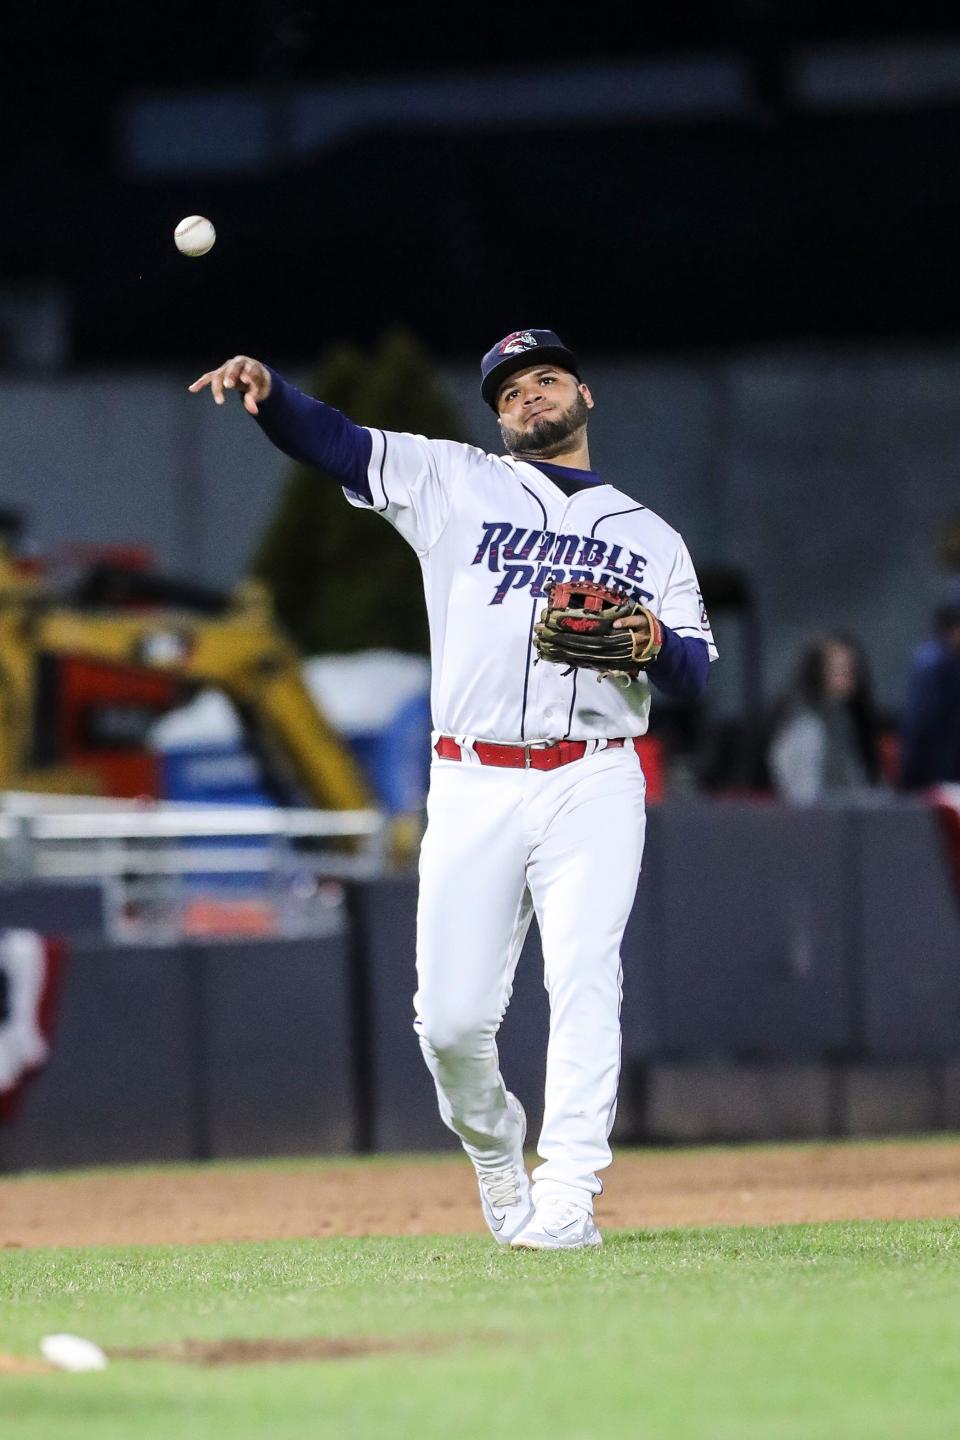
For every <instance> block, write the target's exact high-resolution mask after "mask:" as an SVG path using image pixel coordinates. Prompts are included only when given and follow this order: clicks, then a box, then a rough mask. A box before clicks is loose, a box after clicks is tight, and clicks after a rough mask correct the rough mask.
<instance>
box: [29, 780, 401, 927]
mask: <svg viewBox="0 0 960 1440" xmlns="http://www.w3.org/2000/svg"><path fill="white" fill-rule="evenodd" d="M388 852H389V827H388V820H387V817H385V816H384V815H383V814H381V813H380V812H379V811H376V810H352V811H340V810H336V811H334V810H306V809H271V808H268V807H266V806H255V805H233V806H229V805H207V804H188V803H160V802H157V803H153V802H146V803H141V802H136V801H117V800H103V799H99V798H90V799H88V798H86V797H83V798H78V797H76V796H53V795H37V794H31V793H26V792H17V791H6V792H0V879H2V881H3V882H5V883H7V884H12V883H18V882H21V883H22V882H24V881H27V880H30V881H43V880H49V881H57V882H61V883H62V882H67V883H70V882H75V883H81V882H87V883H97V884H99V885H100V886H101V887H102V891H103V899H104V922H105V928H106V930H107V933H108V935H110V937H111V938H112V939H115V940H121V941H128V942H129V941H135V942H137V943H156V944H166V943H171V942H172V941H175V940H178V939H183V938H189V937H190V936H199V935H204V936H208V937H221V938H229V937H230V936H235V935H238V934H245V935H255V934H274V935H284V936H295V935H317V934H330V933H331V931H335V930H337V929H338V928H340V927H341V926H342V924H343V915H342V909H343V894H342V882H343V881H345V880H353V879H369V878H372V877H374V876H377V875H380V874H383V873H384V871H385V870H386V868H387V865H388V858H389V855H388Z"/></svg>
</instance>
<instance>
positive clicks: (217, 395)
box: [187, 355, 272, 415]
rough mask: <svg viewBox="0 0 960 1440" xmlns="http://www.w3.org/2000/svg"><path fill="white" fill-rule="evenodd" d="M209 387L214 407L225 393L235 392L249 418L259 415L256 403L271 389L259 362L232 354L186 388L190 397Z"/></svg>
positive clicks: (270, 384) (219, 402) (249, 357)
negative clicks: (241, 399) (236, 391)
mask: <svg viewBox="0 0 960 1440" xmlns="http://www.w3.org/2000/svg"><path fill="white" fill-rule="evenodd" d="M207 386H209V387H210V393H211V395H212V396H213V398H214V401H215V402H216V404H217V405H222V404H223V401H224V393H223V392H224V391H225V390H238V391H239V392H240V393H241V395H242V396H243V404H244V408H245V409H246V410H248V411H249V413H250V414H251V415H256V414H258V412H259V406H260V401H262V400H266V398H267V396H268V395H269V394H270V390H271V387H272V379H271V375H270V371H269V370H268V369H267V367H266V365H262V364H261V363H260V361H259V360H254V359H252V357H251V356H249V355H234V357H233V359H232V360H225V361H224V363H223V364H222V365H220V366H218V367H217V369H216V370H208V371H207V372H206V374H204V375H201V376H200V378H199V379H198V380H194V382H193V384H192V385H188V386H187V389H188V390H189V391H190V392H191V394H193V395H198V394H199V393H200V391H201V390H206V388H207Z"/></svg>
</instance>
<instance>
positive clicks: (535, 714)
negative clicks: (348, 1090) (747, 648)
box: [189, 330, 716, 1250]
mask: <svg viewBox="0 0 960 1440" xmlns="http://www.w3.org/2000/svg"><path fill="white" fill-rule="evenodd" d="M208 386H209V388H210V390H211V391H212V394H213V398H214V400H215V401H216V402H217V404H223V402H224V399H225V392H226V391H229V390H236V391H238V392H240V393H241V394H242V395H243V404H244V406H245V408H246V409H247V411H248V412H249V413H250V414H251V415H253V416H255V417H256V419H257V421H258V422H259V424H260V427H261V428H262V429H263V431H264V432H265V434H266V435H267V436H268V437H269V439H270V440H271V441H272V442H273V443H274V444H275V445H277V446H279V448H280V449H282V450H283V451H285V453H286V454H288V455H290V456H291V457H293V458H294V459H296V460H298V461H300V462H303V463H306V464H311V465H314V466H316V467H317V468H318V469H319V470H323V471H325V472H327V473H329V474H332V475H334V476H336V477H337V478H338V479H339V481H340V483H341V485H342V487H343V490H344V493H345V495H346V498H347V500H348V501H349V502H350V504H352V505H356V506H359V507H361V508H363V509H368V510H374V511H377V512H378V513H379V514H381V515H382V516H383V517H384V518H385V519H386V520H387V521H389V523H390V524H391V525H393V526H394V527H395V528H396V529H397V530H398V531H399V532H400V534H401V535H402V536H403V538H404V539H405V540H406V541H407V542H408V544H410V545H411V546H412V547H413V549H414V550H415V551H416V554H417V556H418V558H419V560H420V564H421V568H422V571H423V586H424V594H425V597H426V604H427V610H428V615H429V623H430V636H431V654H432V665H433V675H432V688H431V704H432V715H433V725H434V731H433V736H432V744H433V758H432V766H431V781H430V792H429V797H428V802H427V828H426V832H425V835H424V839H423V845H422V848H421V855H420V891H419V905H418V913H417V979H418V988H417V993H416V996H415V1001H414V1007H415V1013H416V1018H415V1023H414V1028H415V1030H416V1032H417V1035H418V1037H419V1041H420V1046H421V1049H422V1051H423V1055H424V1059H425V1060H426V1063H427V1066H428V1067H429V1070H430V1073H431V1074H432V1076H433V1079H434V1082H435V1085H436V1090H437V1096H438V1100H439V1106H440V1114H441V1117H442V1119H443V1121H444V1123H445V1124H446V1125H447V1126H448V1127H449V1128H450V1129H451V1130H453V1131H454V1132H455V1133H456V1134H457V1135H458V1136H459V1137H460V1139H461V1141H462V1143H463V1147H464V1149H465V1151H466V1152H467V1154H468V1155H469V1157H470V1159H471V1160H472V1161H473V1164H474V1167H475V1169H476V1172H477V1177H478V1181H479V1190H480V1199H481V1204H482V1208H483V1213H484V1216H485V1218H486V1221H487V1224H488V1225H489V1227H490V1229H491V1231H492V1232H493V1235H494V1237H495V1238H496V1239H497V1240H498V1241H499V1242H500V1243H501V1244H509V1245H513V1246H514V1247H517V1248H527V1249H538V1250H560V1249H576V1248H581V1247H585V1246H593V1245H599V1244H601V1236H600V1232H599V1230H598V1229H597V1226H596V1224H595V1222H594V1219H593V1200H594V1196H595V1195H597V1194H599V1193H600V1192H601V1189H602V1186H601V1183H600V1180H599V1178H598V1172H599V1171H601V1170H603V1169H604V1167H605V1166H607V1165H609V1164H610V1161H611V1152H610V1145H609V1135H610V1130H611V1128H612V1125H613V1119H614V1113H615V1109H616V1100H617V1084H618V1079H619V1069H620V1000H621V968H620V943H621V938H622V935H623V930H624V927H625V925H626V922H627V917H628V915H629V913H630V909H631V907H632V905H633V900H634V896H635V893H636V886H637V881H638V878H639V874H640V861H641V856H642V853H643V838H644V800H645V783H644V777H643V771H642V769H641V766H640V761H639V758H638V755H637V751H636V748H635V746H634V741H635V740H636V738H637V737H638V736H640V735H643V733H644V732H645V730H646V728H647V718H648V713H649V709H650V686H651V684H653V685H655V686H657V688H658V689H660V690H661V691H663V692H664V693H666V694H670V695H675V696H683V697H692V696H695V695H698V694H699V693H700V692H701V691H702V690H703V688H704V686H705V684H706V680H707V672H708V668H709V662H710V661H711V660H713V659H715V658H716V649H715V647H714V643H713V636H712V634H711V631H710V625H709V621H708V619H707V615H706V612H705V610H704V608H703V603H702V600H701V597H700V592H699V590H698V587H697V577H696V574H695V573H694V568H693V564H692V561H691V559H690V555H689V553H688V552H687V549H686V546H685V545H684V542H683V540H682V538H681V537H680V535H678V534H677V532H676V531H675V530H673V529H671V527H670V526H669V525H668V524H666V522H665V521H663V520H661V519H660V517H659V516H658V515H655V514H654V513H653V511H651V510H648V509H647V508H646V506H644V505H641V504H639V503H638V502H637V501H636V500H633V499H631V498H630V496H628V495H626V494H624V493H623V492H622V491H620V490H617V489H615V488H614V487H613V486H612V485H608V484H606V483H604V481H603V478H602V477H601V476H600V475H598V474H597V473H596V472H595V471H594V470H592V469H591V466H590V456H589V450H588V445H587V421H588V417H589V413H590V411H591V410H592V409H593V406H594V400H593V397H592V395H591V393H590V390H589V388H588V387H587V385H586V384H585V383H584V382H583V381H582V380H581V378H580V365H579V363H578V361H577V358H576V356H575V355H574V354H573V353H572V352H571V351H570V350H569V349H568V348H567V347H566V346H565V345H564V344H563V343H562V341H561V340H560V338H559V336H557V335H556V334H555V333H554V332H553V331H550V330H519V331H515V332H514V333H512V334H510V335H508V336H506V337H505V338H504V339H503V340H501V341H499V342H498V344H496V345H494V346H493V348H492V349H491V350H489V351H488V352H487V354H486V355H485V356H484V357H483V360H482V362H481V387H480V388H481V393H482V396H483V399H484V400H485V401H486V402H487V404H488V405H489V406H490V408H491V409H492V410H493V412H494V414H495V416H496V417H497V419H498V421H499V425H500V433H501V436H502V439H503V443H504V446H505V448H506V454H503V455H494V454H485V453H484V452H483V451H482V450H480V449H477V448H475V447H473V446H471V445H463V444H459V443H456V442H453V441H446V440H430V439H426V438H424V437H423V436H421V435H407V434H395V433H392V432H384V431H382V430H377V429H374V428H370V429H366V428H363V427H361V426H358V425H356V424H354V423H353V422H352V421H351V420H349V419H348V418H347V417H346V416H344V415H342V414H341V413H340V412H339V411H337V410H334V409H332V408H331V407H329V406H327V405H324V404H322V403H321V402H320V401H318V400H314V399H311V398H310V397H308V396H306V395H303V394H301V393H300V392H299V391H298V390H296V389H295V388H294V387H293V386H292V385H290V384H288V383H287V381H285V380H284V379H282V378H281V376H280V375H278V374H277V373H276V371H274V370H272V369H270V368H269V367H267V366H265V365H263V364H261V363H260V362H259V361H256V360H253V359H251V358H250V357H249V356H244V355H238V356H235V357H234V358H233V359H232V360H228V361H226V362H225V363H224V364H223V365H221V366H220V367H219V368H218V369H216V370H212V371H208V372H207V373H206V374H205V375H202V376H201V377H200V378H199V379H198V380H196V381H194V383H193V384H192V385H191V386H190V387H189V388H190V389H191V391H193V392H198V391H200V390H203V389H204V388H205V387H208ZM571 585H572V586H573V587H575V588H576V587H580V588H581V589H582V588H584V587H586V589H587V590H590V589H591V587H594V588H596V590H597V592H598V594H602V593H605V592H606V590H608V589H609V590H612V591H614V592H616V593H617V594H618V595H619V596H620V597H621V598H623V599H624V601H625V602H626V603H624V605H623V606H622V607H621V609H619V610H617V611H616V612H611V613H617V614H618V615H619V616H620V617H621V618H619V619H618V620H617V622H616V626H615V628H612V629H611V630H610V632H609V636H608V639H609V640H611V641H614V640H615V641H616V642H617V643H618V645H619V646H620V653H621V655H622V654H623V653H624V648H623V647H626V654H627V656H628V658H627V660H626V662H624V661H622V660H617V661H616V662H612V663H609V664H608V663H607V662H606V660H605V659H601V660H600V661H599V662H597V661H596V660H595V657H593V652H589V653H590V655H591V659H592V661H593V665H594V668H588V666H589V664H590V663H591V661H583V660H581V658H580V653H579V652H575V653H574V655H573V656H572V658H571V656H569V655H567V653H566V648H565V647H566V645H567V640H568V639H569V636H568V635H567V634H566V633H564V634H561V633H560V632H561V630H562V631H564V632H567V631H568V630H570V631H574V632H576V631H579V630H589V629H591V628H592V622H591V621H590V620H589V619H588V618H584V616H585V612H584V611H583V610H576V611H573V612H565V613H564V614H563V616H562V617H561V618H560V620H559V621H557V622H556V624H554V615H552V614H551V615H545V614H543V613H542V612H544V611H546V610H548V609H549V603H550V602H549V597H550V596H551V595H552V594H555V593H558V590H557V587H561V586H566V587H567V590H569V588H570V586H571ZM590 603H595V604H601V603H602V601H600V600H597V601H595V602H594V601H591V602H590ZM557 613H559V612H557ZM577 638H578V637H577V636H576V635H574V636H573V642H574V643H575V642H576V641H577ZM603 643H606V641H604V642H603ZM584 644H585V645H586V646H587V647H589V646H590V645H592V644H593V636H592V635H588V636H586V637H585V640H584ZM541 661H542V662H543V663H539V662H541ZM562 662H566V663H562ZM534 914H536V917H537V923H538V925H539V927H540V933H541V938H542V942H543V956H544V974H545V983H546V987H547V991H548V995H549V1001H550V1037H549V1042H548V1048H547V1070H546V1089H545V1106H544V1120H543V1129H542V1131H541V1134H540V1139H539V1144H538V1152H539V1155H540V1159H541V1162H542V1163H541V1164H540V1165H539V1166H538V1167H537V1168H536V1169H535V1170H534V1171H533V1175H532V1184H531V1177H530V1176H528V1174H527V1171H526V1168H525V1165H524V1155H523V1145H524V1139H525V1132H526V1120H525V1117H524V1113H523V1110H522V1107H521V1105H520V1103H519V1101H518V1100H517V1099H516V1097H515V1096H513V1095H512V1094H511V1093H510V1091H509V1090H508V1089H507V1087H506V1085H505V1083H504V1080H503V1078H502V1076H501V1074H500V1069H499V1063H498V1056H497V1045H496V1036H497V1031H498V1029H499V1026H500V1023H501V1021H502V1019H503V1016H504V1013H505V1011H506V1008H507V1005H508V1003H509V1000H510V994H511V986H512V983H513V975H514V970H515V967H516V964H517V959H518V957H519V954H520V949H521V946H522V944H523V940H524V937H525V935H526V932H527V929H528V927H529V925H530V921H531V918H532V916H533V915H534Z"/></svg>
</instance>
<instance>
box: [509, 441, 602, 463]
mask: <svg viewBox="0 0 960 1440" xmlns="http://www.w3.org/2000/svg"><path fill="white" fill-rule="evenodd" d="M565 446H570V447H571V448H569V449H568V448H559V449H557V450H554V448H553V447H552V446H550V445H548V446H547V447H546V448H545V449H543V450H514V451H512V452H511V453H512V455H513V458H514V459H515V460H537V461H539V462H540V464H541V465H563V466H565V467H567V468H568V469H570V470H589V469H590V447H589V446H588V445H587V437H586V435H585V434H584V433H582V432H581V434H580V435H579V436H578V437H571V440H568V441H566V442H565Z"/></svg>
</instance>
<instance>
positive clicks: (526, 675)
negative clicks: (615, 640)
mask: <svg viewBox="0 0 960 1440" xmlns="http://www.w3.org/2000/svg"><path fill="white" fill-rule="evenodd" d="M520 484H521V485H522V486H523V488H524V490H526V492H527V494H528V495H530V496H532V497H533V499H534V500H536V502H537V504H538V505H539V506H540V513H541V515H542V516H543V528H544V530H546V528H547V507H546V506H545V505H544V503H543V501H542V500H541V499H540V496H539V495H537V494H536V493H535V492H534V491H533V490H531V489H530V486H529V485H527V484H526V482H525V481H523V480H521V481H520ZM536 615H537V602H536V600H534V602H533V607H532V609H531V611H530V634H529V635H528V636H527V664H526V668H525V669H524V672H523V704H522V706H521V709H520V739H521V740H526V738H527V732H526V724H527V691H528V689H529V686H530V651H531V650H532V649H533V622H534V620H535V619H536Z"/></svg>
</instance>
